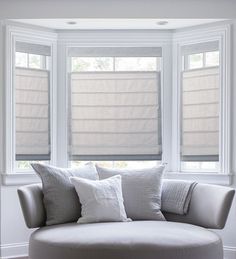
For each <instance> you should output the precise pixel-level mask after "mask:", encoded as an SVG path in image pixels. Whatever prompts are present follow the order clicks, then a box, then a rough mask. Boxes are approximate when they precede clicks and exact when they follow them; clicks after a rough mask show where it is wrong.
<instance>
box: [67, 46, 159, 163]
mask: <svg viewBox="0 0 236 259" xmlns="http://www.w3.org/2000/svg"><path fill="white" fill-rule="evenodd" d="M96 50H97V52H96ZM87 52H88V53H89V49H86V50H84V52H83V50H81V49H80V48H78V49H77V50H76V48H73V49H72V51H70V55H71V57H70V61H71V73H70V95H69V96H70V100H69V103H70V107H69V110H70V125H69V133H70V134H69V158H70V160H71V161H72V166H74V165H78V163H81V162H80V161H83V160H94V161H103V162H100V163H106V164H107V165H109V166H114V165H115V166H119V167H129V166H132V165H133V164H134V163H137V162H134V161H138V160H140V161H143V162H142V163H144V164H148V163H149V164H151V163H150V162H148V161H146V160H154V161H157V160H161V154H162V145H161V75H160V63H161V49H160V48H137V49H135V48H123V49H122V48H114V49H112V48H107V49H105V48H102V49H100V48H97V49H96V48H95V49H94V48H93V49H91V52H92V53H89V54H86V53H87ZM134 52H135V53H134ZM108 54H109V55H110V56H109V55H108ZM91 55H93V56H91ZM136 55H137V56H136ZM147 55H148V56H147ZM130 160H131V161H130ZM106 161H107V162H106ZM109 161H111V162H109ZM112 161H113V162H112ZM144 161H146V162H144ZM154 163H156V162H154ZM152 164H153V163H152Z"/></svg>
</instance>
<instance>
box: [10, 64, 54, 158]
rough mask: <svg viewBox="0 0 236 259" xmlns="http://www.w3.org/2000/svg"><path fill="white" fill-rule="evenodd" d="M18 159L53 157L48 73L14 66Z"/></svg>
mask: <svg viewBox="0 0 236 259" xmlns="http://www.w3.org/2000/svg"><path fill="white" fill-rule="evenodd" d="M14 93H15V118H16V119H15V131H16V135H15V143H16V160H26V161H30V160H50V127H49V122H50V118H49V116H50V112H49V103H50V101H49V72H48V71H46V70H37V69H29V68H16V69H15V92H14Z"/></svg>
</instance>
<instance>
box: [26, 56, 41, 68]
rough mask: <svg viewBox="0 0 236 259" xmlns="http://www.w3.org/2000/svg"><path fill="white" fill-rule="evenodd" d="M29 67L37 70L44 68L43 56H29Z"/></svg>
mask: <svg viewBox="0 0 236 259" xmlns="http://www.w3.org/2000/svg"><path fill="white" fill-rule="evenodd" d="M29 67H30V68H37V69H40V68H42V66H41V56H40V55H34V54H29Z"/></svg>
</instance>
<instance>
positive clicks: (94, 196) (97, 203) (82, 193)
mask: <svg viewBox="0 0 236 259" xmlns="http://www.w3.org/2000/svg"><path fill="white" fill-rule="evenodd" d="M70 180H71V182H72V183H73V185H74V186H75V189H76V192H77V194H78V196H79V199H80V202H81V205H82V210H81V215H82V217H81V218H79V220H78V223H94V222H104V221H105V222H106V221H107V222H108V221H129V219H128V218H127V216H126V212H125V208H124V203H123V202H124V200H123V195H122V187H121V176H120V175H116V176H113V177H111V178H108V179H105V180H101V181H93V180H86V179H82V178H79V177H70Z"/></svg>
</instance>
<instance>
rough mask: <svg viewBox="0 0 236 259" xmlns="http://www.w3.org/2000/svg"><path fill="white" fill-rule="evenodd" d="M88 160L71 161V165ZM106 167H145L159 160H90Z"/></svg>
mask: <svg viewBox="0 0 236 259" xmlns="http://www.w3.org/2000/svg"><path fill="white" fill-rule="evenodd" d="M86 163H88V161H71V167H72V168H76V167H79V166H82V165H85V164H86ZM92 163H93V164H98V165H100V166H102V167H107V168H131V169H132V168H145V167H153V166H156V165H160V164H161V161H92Z"/></svg>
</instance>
